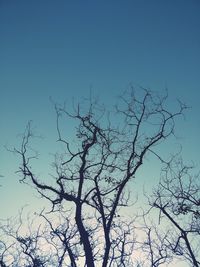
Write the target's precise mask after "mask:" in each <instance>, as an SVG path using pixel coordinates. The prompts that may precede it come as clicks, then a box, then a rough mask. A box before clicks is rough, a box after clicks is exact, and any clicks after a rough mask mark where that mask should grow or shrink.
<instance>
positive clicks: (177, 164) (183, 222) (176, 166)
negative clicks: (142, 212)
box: [151, 160, 200, 267]
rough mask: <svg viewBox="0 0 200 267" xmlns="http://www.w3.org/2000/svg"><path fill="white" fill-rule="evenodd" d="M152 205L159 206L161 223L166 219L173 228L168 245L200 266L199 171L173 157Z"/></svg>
mask: <svg viewBox="0 0 200 267" xmlns="http://www.w3.org/2000/svg"><path fill="white" fill-rule="evenodd" d="M151 205H152V207H154V208H156V209H158V210H159V212H160V213H159V214H160V215H159V220H160V223H161V222H162V221H163V222H164V223H165V225H167V227H168V229H169V231H171V236H170V238H169V235H168V240H167V241H168V244H167V246H168V248H170V249H171V251H172V252H173V253H174V254H175V255H176V256H179V257H180V258H183V259H187V261H188V262H189V263H190V264H191V266H196V267H198V266H200V261H199V257H198V255H199V252H200V180H199V174H197V175H195V174H194V173H193V168H192V167H190V166H187V165H185V164H184V163H183V161H182V160H178V161H177V160H176V161H172V162H171V163H170V164H169V165H168V166H167V167H166V168H164V170H163V176H162V179H161V182H160V185H159V187H158V188H157V189H156V190H155V191H154V200H153V201H151ZM165 229H166V226H165Z"/></svg>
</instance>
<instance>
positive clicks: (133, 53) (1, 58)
mask: <svg viewBox="0 0 200 267" xmlns="http://www.w3.org/2000/svg"><path fill="white" fill-rule="evenodd" d="M199 14H200V1H199V0H190V1H189V0H179V1H178V0H169V1H164V0H163V1H162V0H151V1H147V0H146V1H143V0H132V1H130V0H126V1H122V0H121V1H119V0H116V1H89V0H86V1H80V0H79V1H78V0H77V1H68V0H59V1H53V0H48V1H47V0H34V1H31V0H29V1H27V0H26V1H25V0H17V1H16V0H9V1H8V0H0V125H1V132H0V135H1V138H0V158H1V165H0V174H1V175H3V176H4V177H3V178H0V179H1V185H2V187H1V188H0V203H1V205H0V214H1V217H6V216H9V215H12V214H17V212H18V209H19V208H20V207H21V206H22V205H23V204H24V203H29V204H31V203H32V205H33V203H34V205H36V203H39V200H38V202H37V199H36V196H37V194H36V193H35V192H34V191H33V190H31V189H30V188H28V187H27V186H24V185H20V184H19V182H18V181H17V175H16V174H15V171H16V170H17V167H18V161H17V158H16V156H14V155H12V154H11V153H8V152H7V151H6V149H5V148H4V146H5V145H6V146H9V147H13V146H17V145H18V144H19V143H20V138H19V136H18V135H19V133H22V132H23V130H24V128H25V126H26V124H27V122H28V121H29V120H33V124H34V126H36V129H37V132H38V133H40V134H41V135H42V136H43V137H44V142H41V141H39V142H40V143H39V144H40V145H41V144H42V148H43V149H44V151H45V152H46V153H47V154H48V155H49V153H51V152H55V151H54V147H56V142H55V141H56V138H57V135H56V129H55V113H54V109H53V106H52V103H51V101H50V99H49V98H50V97H51V98H52V99H54V100H55V101H57V102H61V103H62V102H63V101H64V100H66V101H67V102H68V103H71V101H72V99H73V98H74V99H76V101H78V100H79V99H82V98H83V97H88V96H89V94H90V89H91V88H92V89H91V90H92V94H93V95H94V96H97V97H99V99H100V101H101V102H103V103H105V104H106V105H112V104H114V103H115V99H116V98H115V97H116V96H118V95H120V94H121V93H122V92H123V91H124V90H125V89H127V88H128V86H129V84H132V85H133V86H136V87H137V86H143V87H146V88H150V89H152V90H155V91H158V92H162V91H163V92H164V90H165V89H166V88H167V89H168V92H169V96H170V100H171V102H170V101H169V105H171V107H172V106H173V105H174V102H173V100H174V99H176V98H179V99H181V100H182V101H183V102H186V103H187V104H188V106H191V109H190V110H188V111H187V112H186V118H185V121H183V120H182V121H181V122H179V123H178V125H177V128H178V129H177V134H178V136H179V140H178V141H177V142H180V143H181V144H182V146H183V158H185V160H186V161H194V163H195V164H196V165H197V167H198V166H199V165H200V164H199V163H200V160H199V159H200V152H199V136H200V104H199V100H200V16H199ZM47 158H48V157H47ZM37 164H38V165H37V167H38V171H40V170H41V169H44V168H45V167H46V166H48V162H47V161H45V157H43V160H41V161H40V162H38V163H37ZM32 195H33V198H30V196H32ZM32 199H33V200H32ZM2 203H3V205H2Z"/></svg>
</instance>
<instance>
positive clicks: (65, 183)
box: [15, 89, 185, 267]
mask: <svg viewBox="0 0 200 267" xmlns="http://www.w3.org/2000/svg"><path fill="white" fill-rule="evenodd" d="M166 105H167V95H166V96H164V97H163V96H162V97H161V96H159V95H156V94H154V93H153V92H151V91H149V90H145V89H141V90H140V91H139V93H138V94H136V93H135V92H134V90H131V92H130V93H125V94H124V95H123V96H122V97H121V98H120V102H119V103H118V105H117V106H116V109H115V111H112V112H110V113H109V114H108V112H106V110H105V109H104V108H102V107H101V106H100V105H98V103H96V102H92V101H90V103H89V108H88V109H87V110H86V111H85V110H84V109H83V108H82V106H81V105H77V106H76V107H74V108H73V111H72V112H69V111H68V110H67V109H66V107H65V105H64V106H59V105H55V110H56V114H57V132H58V141H59V142H60V143H61V144H63V147H64V149H65V151H64V153H62V154H60V155H57V156H56V161H55V163H54V167H55V175H54V178H53V179H52V180H51V181H50V182H49V183H48V184H47V183H46V182H44V180H43V182H42V179H41V178H39V177H38V176H37V174H36V173H35V171H33V169H32V168H31V166H32V161H33V160H34V159H36V156H35V155H33V154H31V153H32V150H30V149H29V146H30V142H31V138H32V137H33V136H34V134H33V133H32V130H31V125H30V123H29V124H28V126H27V128H26V131H25V133H24V136H23V140H22V144H21V147H20V148H19V149H15V152H16V153H18V154H19V155H20V157H21V159H22V164H21V166H20V174H21V175H22V179H21V181H22V182H25V183H29V184H31V185H33V186H34V187H35V188H36V190H37V191H38V192H39V194H40V195H41V196H42V197H44V198H46V199H47V200H48V201H50V203H51V204H52V212H53V211H55V210H56V209H60V210H61V209H62V208H63V207H65V206H66V205H68V206H69V207H71V208H72V211H73V220H72V223H73V224H74V225H73V226H72V228H71V227H70V229H73V230H69V229H68V226H69V225H68V226H67V228H65V230H67V231H72V232H71V233H67V235H66V233H65V232H62V231H61V232H59V233H58V232H56V230H55V229H54V228H53V226H52V225H51V222H50V221H49V225H50V227H51V228H52V232H53V233H54V235H55V234H56V236H57V237H58V238H60V240H61V241H62V243H63V244H64V245H65V251H63V254H62V255H61V258H60V260H61V261H62V258H63V257H68V258H69V260H70V261H71V266H78V265H79V263H78V262H80V260H81V259H84V264H85V265H84V264H83V263H82V264H81V266H83V265H84V266H88V267H94V266H97V265H98V266H102V267H108V266H112V267H114V266H125V265H126V264H127V263H128V266H131V262H129V261H130V255H131V253H132V249H133V245H134V235H133V233H132V232H131V227H132V226H131V225H127V224H125V222H124V221H123V217H121V216H120V210H121V209H122V208H123V207H126V206H127V205H128V204H129V199H130V194H129V190H128V188H127V186H128V185H130V182H131V180H132V179H134V178H135V177H136V175H137V171H138V170H139V168H141V166H142V164H143V163H144V162H145V158H146V157H147V156H149V155H150V154H153V155H157V157H158V158H160V157H161V155H158V154H157V153H156V152H155V151H154V148H155V147H156V146H157V145H159V144H160V143H161V142H162V141H165V140H166V139H168V137H169V136H171V135H173V134H174V127H175V119H176V117H178V116H180V115H182V113H183V110H184V109H185V106H184V105H183V104H181V103H179V107H178V110H177V111H175V112H170V111H169V110H168V109H167V107H166ZM63 118H65V119H66V121H67V122H68V123H69V121H72V122H71V123H72V124H68V125H73V126H74V139H72V138H71V137H69V138H70V139H71V140H69V139H68V138H67V137H65V134H64V133H63V130H62V129H63V128H62V126H61V124H60V123H61V120H62V119H63ZM66 217H67V215H66ZM66 223H67V224H69V222H68V221H66ZM73 233H74V234H75V236H76V238H75V239H73V238H74V236H73V238H71V237H70V234H71V235H73ZM77 240H78V242H79V249H78V251H76V252H75V247H77ZM131 240H132V241H131ZM128 258H129V259H128ZM61 265H62V264H61ZM61 265H59V266H61ZM126 266H127V265H126Z"/></svg>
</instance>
